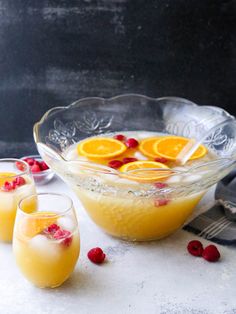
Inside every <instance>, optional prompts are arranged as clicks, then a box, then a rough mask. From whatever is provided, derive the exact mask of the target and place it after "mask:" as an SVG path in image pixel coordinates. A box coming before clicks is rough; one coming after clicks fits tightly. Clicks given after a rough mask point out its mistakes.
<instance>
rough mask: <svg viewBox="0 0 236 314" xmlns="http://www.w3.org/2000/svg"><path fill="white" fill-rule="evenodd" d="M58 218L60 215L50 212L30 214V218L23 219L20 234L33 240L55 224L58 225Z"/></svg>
mask: <svg viewBox="0 0 236 314" xmlns="http://www.w3.org/2000/svg"><path fill="white" fill-rule="evenodd" d="M58 218H59V216H58V215H55V213H50V212H39V213H33V214H30V216H28V217H24V218H23V219H22V221H21V230H20V233H21V234H22V235H24V236H26V237H29V238H32V237H34V236H35V235H36V234H39V233H40V232H42V231H43V230H44V229H46V228H47V227H49V226H50V225H52V224H53V223H56V221H57V219H58Z"/></svg>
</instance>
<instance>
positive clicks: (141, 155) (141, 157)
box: [134, 152, 148, 160]
mask: <svg viewBox="0 0 236 314" xmlns="http://www.w3.org/2000/svg"><path fill="white" fill-rule="evenodd" d="M134 157H135V158H137V159H139V160H147V159H148V158H147V157H145V156H144V155H143V154H141V153H140V152H136V153H135V154H134Z"/></svg>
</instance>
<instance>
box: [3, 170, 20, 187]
mask: <svg viewBox="0 0 236 314" xmlns="http://www.w3.org/2000/svg"><path fill="white" fill-rule="evenodd" d="M14 176H16V173H14V172H0V186H2V185H4V183H5V182H6V181H8V182H11V181H13V180H14V179H15V178H14Z"/></svg>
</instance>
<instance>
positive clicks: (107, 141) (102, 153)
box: [77, 137, 127, 159]
mask: <svg viewBox="0 0 236 314" xmlns="http://www.w3.org/2000/svg"><path fill="white" fill-rule="evenodd" d="M126 149H127V147H126V146H125V144H124V143H122V142H121V141H118V140H116V139H113V138H110V137H93V138H89V139H86V140H84V141H82V142H80V143H79V144H78V146H77V151H78V154H79V155H82V156H85V157H87V158H92V159H108V158H113V157H116V156H119V155H121V154H123V153H124V152H125V151H126Z"/></svg>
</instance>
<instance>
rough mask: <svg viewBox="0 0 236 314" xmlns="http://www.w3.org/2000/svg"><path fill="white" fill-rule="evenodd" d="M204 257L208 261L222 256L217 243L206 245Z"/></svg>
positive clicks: (213, 260)
mask: <svg viewBox="0 0 236 314" xmlns="http://www.w3.org/2000/svg"><path fill="white" fill-rule="evenodd" d="M202 257H203V258H204V259H205V260H207V261H208V262H216V261H218V259H219V258H220V252H219V251H218V249H217V247H216V246H215V245H213V244H211V245H208V246H206V247H205V249H204V250H203V252H202Z"/></svg>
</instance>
